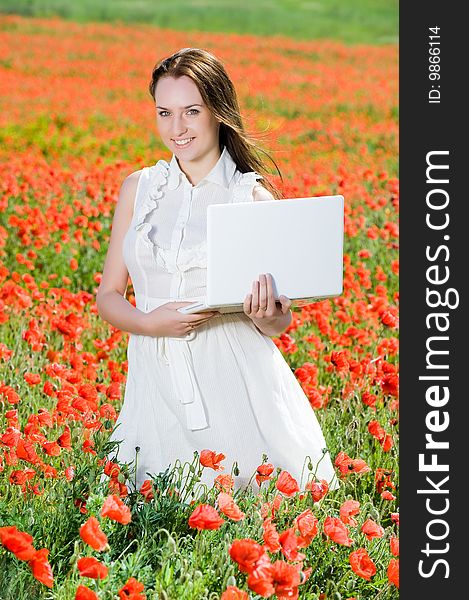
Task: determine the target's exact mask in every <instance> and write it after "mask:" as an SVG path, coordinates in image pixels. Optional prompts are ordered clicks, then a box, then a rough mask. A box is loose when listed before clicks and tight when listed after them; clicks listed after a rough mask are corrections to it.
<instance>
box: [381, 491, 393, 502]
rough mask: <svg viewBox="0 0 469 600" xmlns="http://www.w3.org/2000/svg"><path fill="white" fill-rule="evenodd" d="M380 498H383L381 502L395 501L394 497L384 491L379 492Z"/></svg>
mask: <svg viewBox="0 0 469 600" xmlns="http://www.w3.org/2000/svg"><path fill="white" fill-rule="evenodd" d="M381 498H383V500H395V499H396V496H394V494H391V492H390V491H389V490H384V492H381Z"/></svg>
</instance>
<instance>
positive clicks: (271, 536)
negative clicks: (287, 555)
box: [262, 518, 282, 552]
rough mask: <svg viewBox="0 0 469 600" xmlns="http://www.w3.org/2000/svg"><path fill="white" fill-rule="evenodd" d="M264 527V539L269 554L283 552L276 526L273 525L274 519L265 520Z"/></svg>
mask: <svg viewBox="0 0 469 600" xmlns="http://www.w3.org/2000/svg"><path fill="white" fill-rule="evenodd" d="M262 527H263V529H264V533H263V536H262V538H263V540H264V544H265V545H266V548H267V550H269V552H278V551H279V550H281V549H282V545H281V544H280V541H279V534H278V532H277V529H276V528H275V525H274V524H273V523H272V518H268V519H265V521H264V522H263V523H262Z"/></svg>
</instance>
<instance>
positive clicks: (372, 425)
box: [368, 421, 386, 441]
mask: <svg viewBox="0 0 469 600" xmlns="http://www.w3.org/2000/svg"><path fill="white" fill-rule="evenodd" d="M368 431H369V432H370V433H371V435H372V436H373V437H374V438H376V439H377V440H378V441H381V440H383V439H384V436H385V433H386V432H385V431H384V429H383V428H382V427H381V425H380V424H379V422H378V421H370V422H369V423H368Z"/></svg>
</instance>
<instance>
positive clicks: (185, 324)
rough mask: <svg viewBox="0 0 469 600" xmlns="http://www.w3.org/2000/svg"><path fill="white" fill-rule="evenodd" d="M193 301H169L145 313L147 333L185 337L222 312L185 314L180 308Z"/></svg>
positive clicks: (156, 335) (157, 335)
mask: <svg viewBox="0 0 469 600" xmlns="http://www.w3.org/2000/svg"><path fill="white" fill-rule="evenodd" d="M189 304H192V302H167V303H166V304H162V305H161V306H158V308H155V309H153V310H151V311H150V312H148V313H146V314H145V317H144V319H145V327H146V329H147V331H148V334H147V335H150V336H152V337H185V336H186V335H187V334H189V333H191V332H192V331H193V330H194V329H196V328H197V327H199V326H200V325H202V324H203V323H206V322H207V321H209V320H210V319H212V318H213V317H214V316H215V315H218V314H220V313H219V312H218V311H216V310H214V311H210V312H203V313H193V314H191V315H185V314H183V313H181V312H179V311H178V308H182V307H183V306H187V305H189Z"/></svg>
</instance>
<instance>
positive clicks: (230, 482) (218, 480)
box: [213, 473, 234, 494]
mask: <svg viewBox="0 0 469 600" xmlns="http://www.w3.org/2000/svg"><path fill="white" fill-rule="evenodd" d="M213 483H214V486H215V489H216V490H219V491H220V492H226V493H227V494H230V493H231V492H232V491H233V488H234V479H233V477H231V475H227V474H223V473H221V474H220V475H217V476H216V477H215V480H214V482H213Z"/></svg>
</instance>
